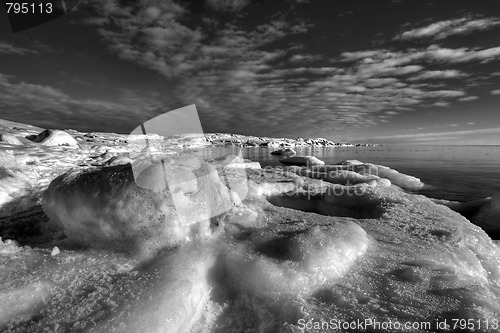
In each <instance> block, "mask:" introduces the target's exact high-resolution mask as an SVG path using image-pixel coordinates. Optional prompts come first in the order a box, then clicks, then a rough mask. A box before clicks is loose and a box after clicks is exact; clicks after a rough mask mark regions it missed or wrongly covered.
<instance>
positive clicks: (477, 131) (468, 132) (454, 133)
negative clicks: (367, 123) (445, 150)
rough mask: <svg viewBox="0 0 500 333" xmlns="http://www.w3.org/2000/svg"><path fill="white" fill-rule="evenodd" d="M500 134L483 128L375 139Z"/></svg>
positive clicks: (398, 135)
mask: <svg viewBox="0 0 500 333" xmlns="http://www.w3.org/2000/svg"><path fill="white" fill-rule="evenodd" d="M492 133H500V127H494V128H483V129H474V130H463V131H451V132H428V133H415V134H397V135H388V136H377V137H376V139H412V138H427V137H434V138H439V137H446V136H456V137H458V136H463V135H479V134H492Z"/></svg>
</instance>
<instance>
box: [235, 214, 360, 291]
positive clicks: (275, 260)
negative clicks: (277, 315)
mask: <svg viewBox="0 0 500 333" xmlns="http://www.w3.org/2000/svg"><path fill="white" fill-rule="evenodd" d="M368 243H369V241H368V238H367V236H366V233H365V232H364V230H363V229H362V228H361V227H359V226H358V225H356V224H354V223H345V224H338V225H335V226H327V227H319V226H315V227H312V228H310V229H307V230H301V231H299V232H295V233H291V234H288V233H285V234H284V235H272V236H270V235H266V234H265V235H258V236H257V237H255V238H254V239H252V240H251V242H250V243H249V244H247V246H242V247H240V248H238V251H237V252H236V253H233V254H230V255H229V256H228V257H227V259H226V267H227V269H228V272H227V274H228V280H229V281H230V283H232V284H233V285H235V286H236V287H237V288H238V289H242V290H245V291H248V292H250V293H252V294H257V295H264V296H267V297H283V296H290V295H291V296H302V294H306V295H307V294H310V293H311V292H313V291H315V290H316V289H317V288H318V287H319V286H321V285H322V284H323V283H326V282H327V281H331V280H332V279H335V278H337V277H339V276H341V275H342V274H344V273H345V272H346V271H348V270H349V268H350V266H351V265H353V264H354V262H355V260H356V259H357V258H358V257H359V256H361V255H363V254H364V252H365V251H366V249H367V248H368ZM252 246H253V247H255V250H253V251H252Z"/></svg>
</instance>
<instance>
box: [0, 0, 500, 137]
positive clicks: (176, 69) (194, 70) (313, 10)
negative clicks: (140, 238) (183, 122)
mask: <svg viewBox="0 0 500 333" xmlns="http://www.w3.org/2000/svg"><path fill="white" fill-rule="evenodd" d="M0 12H1V14H0V59H1V60H0V112H1V118H5V119H8V120H14V121H21V122H26V123H31V124H34V125H38V126H41V127H49V128H75V129H78V130H81V131H109V132H120V133H130V132H131V131H132V130H133V129H134V128H136V127H137V126H138V125H139V124H140V123H142V122H145V121H147V120H149V119H151V118H153V117H155V116H158V115H160V114H162V113H164V112H167V111H169V110H172V109H176V108H180V107H182V106H185V105H190V104H196V107H197V109H198V113H199V116H200V119H201V124H202V126H203V129H204V131H205V132H232V133H240V134H250V135H258V136H273V137H279V136H288V137H297V136H302V137H326V138H330V139H333V140H337V141H354V142H380V143H394V142H399V143H417V144H427V143H432V144H436V143H439V144H500V116H499V107H498V105H499V104H500V2H499V1H498V0H491V1H487V0H467V1H460V0H450V1H447V0H435V1H423V0H415V1H413V0H408V1H405V0H399V1H398V0H390V1H386V0H367V1H353V0H335V1H333V0H324V1H322V0H282V1H280V0H268V1H264V0H261V1H251V0H203V1H202V0H198V1H188V0H161V1H160V0H137V1H127V0H106V1H103V0H81V1H80V3H79V5H78V6H77V7H76V9H74V10H72V11H71V12H69V13H68V14H66V15H65V16H63V17H61V18H59V19H57V20H54V21H52V22H49V23H47V24H44V25H42V26H39V27H36V28H33V29H30V30H26V31H22V32H19V33H16V34H14V33H12V31H11V29H10V26H9V23H8V19H7V17H6V15H5V12H4V11H0Z"/></svg>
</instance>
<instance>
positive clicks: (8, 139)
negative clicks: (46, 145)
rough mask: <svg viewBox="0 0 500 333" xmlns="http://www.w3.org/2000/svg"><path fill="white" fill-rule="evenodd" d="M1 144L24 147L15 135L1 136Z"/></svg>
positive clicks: (4, 134)
mask: <svg viewBox="0 0 500 333" xmlns="http://www.w3.org/2000/svg"><path fill="white" fill-rule="evenodd" d="M0 142H5V143H8V144H10V145H14V146H23V145H24V143H23V142H22V141H21V140H19V139H18V138H17V137H16V136H15V135H12V134H9V133H3V134H0Z"/></svg>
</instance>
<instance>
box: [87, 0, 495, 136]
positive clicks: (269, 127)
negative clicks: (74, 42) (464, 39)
mask: <svg viewBox="0 0 500 333" xmlns="http://www.w3.org/2000/svg"><path fill="white" fill-rule="evenodd" d="M89 2H90V5H91V6H92V7H93V8H94V10H95V12H96V13H99V15H100V16H99V17H97V18H95V17H94V18H89V19H87V20H86V21H85V22H86V24H90V25H92V26H94V27H96V29H97V31H98V33H99V34H100V36H101V37H102V38H103V41H104V43H105V44H106V45H107V46H108V48H109V50H110V51H111V52H112V53H114V54H116V55H117V56H118V57H120V58H121V59H124V60H127V61H129V62H131V63H134V64H136V65H139V66H141V67H144V68H147V69H150V70H152V71H155V72H156V73H159V74H161V75H163V76H164V77H165V78H167V79H168V80H169V82H174V84H173V85H174V87H175V88H173V94H175V95H176V96H177V97H178V98H179V99H180V101H182V103H184V105H189V104H193V103H194V104H196V105H197V108H198V112H199V114H200V118H201V120H202V124H203V127H204V130H205V131H232V132H235V133H242V134H254V135H274V136H295V134H296V133H300V134H301V135H303V136H308V135H309V136H321V135H328V134H331V133H333V132H335V133H343V132H344V133H345V132H349V131H352V130H354V129H359V128H364V127H367V126H371V125H374V124H377V123H379V122H382V121H387V120H388V119H390V118H391V117H395V116H397V115H398V114H399V113H398V112H411V111H412V110H414V109H416V108H417V107H420V106H427V107H432V106H444V107H446V106H450V105H451V103H452V102H454V101H456V100H457V98H462V99H464V98H467V97H466V96H467V93H466V92H465V91H463V90H458V89H455V88H447V87H446V85H444V84H441V82H438V84H432V85H431V84H422V83H421V82H419V81H421V80H430V79H441V80H447V79H455V78H457V77H465V76H466V75H467V74H466V73H463V72H460V71H458V70H456V69H447V68H443V69H441V70H432V69H434V68H435V67H436V65H439V66H446V64H455V63H466V62H475V61H477V62H482V61H491V60H494V59H496V58H500V53H499V52H497V50H496V49H495V48H491V49H484V50H479V49H470V48H465V47H464V48H456V49H451V48H443V47H441V46H438V45H431V46H430V47H427V48H420V49H415V48H412V49H400V50H397V51H395V50H388V49H384V48H378V49H375V50H361V51H354V52H345V53H342V54H340V55H325V54H314V53H312V52H311V51H309V52H305V51H304V52H301V51H303V50H305V49H306V48H304V47H303V45H302V44H300V43H298V42H296V41H295V42H294V43H291V42H290V41H294V40H301V39H300V38H299V39H294V37H297V36H299V35H301V34H304V33H307V32H308V31H309V29H310V28H311V27H312V26H313V24H312V23H309V22H306V21H297V20H296V19H295V18H294V17H291V16H287V14H286V13H280V15H269V16H268V17H262V21H261V22H265V23H260V24H258V25H256V26H250V25H248V24H243V23H242V20H238V19H236V18H235V19H227V20H226V19H224V20H217V17H216V16H210V15H209V14H210V12H208V14H207V16H206V17H205V18H203V20H201V22H199V23H197V24H196V25H194V24H192V25H189V24H188V22H191V21H192V20H191V18H190V14H189V11H188V9H187V7H185V6H186V3H185V2H176V1H174V0H166V1H158V0H147V1H146V0H140V1H138V2H136V3H134V4H132V2H125V3H123V2H119V1H118V0H109V1H105V2H103V1H98V0H89ZM206 4H207V5H208V6H212V7H211V8H213V9H215V10H218V11H219V10H221V11H241V12H242V13H241V14H238V15H245V13H246V12H245V11H246V10H251V9H252V5H251V4H249V3H247V1H242V2H239V1H226V0H224V1H223V0H220V1H215V0H213V1H208V0H207V2H206ZM235 4H237V5H235ZM243 4H244V5H243ZM240 5H241V6H240ZM233 16H235V17H236V15H233ZM247 23H248V22H247Z"/></svg>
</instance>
